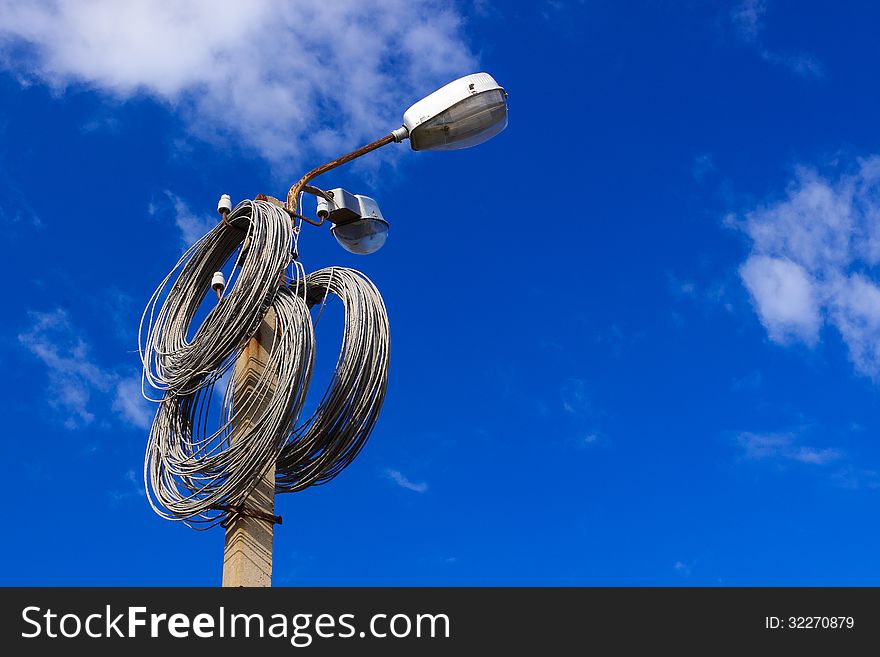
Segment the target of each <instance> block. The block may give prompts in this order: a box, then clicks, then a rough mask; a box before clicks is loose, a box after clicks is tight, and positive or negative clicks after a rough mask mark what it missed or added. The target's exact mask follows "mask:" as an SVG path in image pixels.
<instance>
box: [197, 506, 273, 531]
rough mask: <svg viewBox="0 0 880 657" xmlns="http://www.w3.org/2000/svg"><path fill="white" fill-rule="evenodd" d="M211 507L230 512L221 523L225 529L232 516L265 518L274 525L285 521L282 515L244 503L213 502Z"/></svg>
mask: <svg viewBox="0 0 880 657" xmlns="http://www.w3.org/2000/svg"><path fill="white" fill-rule="evenodd" d="M209 508H211V509H217V510H218V511H225V512H226V513H227V514H229V515H228V516H227V517H226V520H224V521H223V522H221V523H220V526H221V527H223V528H224V529H226V527H227V526H228V525H229V521H230V520H232V516H244V517H245V518H256V519H257V520H265V521H266V522H268V523H270V524H273V525H281V524H283V522H284V520H283V519H282V517H281V516H275V515H272V514H271V513H265V512H263V511H258V510H256V509H250V508H248V507H246V506H244V505H243V504H242V505H240V506H238V505H235V504H212V505H211V506H210V507H209Z"/></svg>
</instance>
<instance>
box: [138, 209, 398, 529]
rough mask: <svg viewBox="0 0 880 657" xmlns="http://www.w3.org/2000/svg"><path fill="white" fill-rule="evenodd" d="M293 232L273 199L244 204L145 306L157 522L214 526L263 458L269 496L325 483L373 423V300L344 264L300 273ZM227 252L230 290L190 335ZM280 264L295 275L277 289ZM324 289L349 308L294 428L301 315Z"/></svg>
mask: <svg viewBox="0 0 880 657" xmlns="http://www.w3.org/2000/svg"><path fill="white" fill-rule="evenodd" d="M293 232H294V229H293V228H292V226H291V223H290V218H289V216H288V215H287V214H286V213H285V212H284V211H283V210H282V209H281V208H279V207H278V206H276V205H274V204H272V203H270V202H266V201H244V202H242V203H240V204H239V205H238V206H237V207H236V208H235V209H234V210H233V211H232V213H231V214H229V215H228V217H226V218H224V221H223V222H221V223H220V224H218V225H217V226H215V227H214V228H213V229H212V230H211V231H209V232H208V233H207V234H206V235H205V236H204V237H203V238H202V239H200V240H199V241H198V242H196V243H195V244H194V245H193V246H192V247H191V248H190V249H188V250H187V251H186V253H184V255H183V256H182V257H181V259H180V261H178V263H177V264H176V265H175V267H174V269H172V271H171V272H170V273H169V274H168V276H166V277H165V279H164V280H163V281H162V282H161V283H160V285H159V287H158V288H157V290H156V291H155V292H154V293H153V295H152V297H151V298H150V301H149V303H148V304H147V307H146V309H145V310H144V314H143V316H142V319H141V328H140V331H139V338H140V339H139V342H140V344H139V347H140V355H141V361H142V363H143V369H144V377H143V378H144V384H145V385H144V387H145V388H146V387H147V384H149V385H150V386H152V387H153V388H155V389H158V390H160V391H162V393H163V394H162V398H161V399H159V400H156V399H153V400H152V401H156V402H158V404H159V407H158V410H157V412H156V416H155V418H154V421H153V426H152V429H151V431H150V438H149V442H148V445H147V450H146V455H145V458H144V483H145V487H146V490H147V493H148V499H149V502H150V505H151V506H152V508H153V509H154V511H156V513H158V514H159V515H160V516H162V517H164V518H167V519H170V520H179V521H182V522H184V523H185V524H187V525H188V526H190V527H194V528H197V529H207V528H209V527H212V526H214V525H216V524H219V523H221V522H222V521H223V520H224V518H225V517H226V510H227V509H230V508H235V507H241V506H242V505H243V504H244V503H245V500H246V499H247V498H248V496H249V495H250V493H251V492H252V491H253V489H254V487H255V486H256V485H257V483H258V482H259V481H260V479H261V477H263V476H264V474H265V472H266V469H267V468H268V467H269V466H270V465H271V464H272V463H275V464H276V492H292V491H298V490H303V489H304V488H307V487H308V486H311V485H314V484H321V483H325V482H327V481H329V480H330V479H332V478H333V477H334V476H336V475H337V474H338V473H339V472H340V471H341V470H342V469H344V468H345V467H346V466H347V465H348V464H349V463H351V461H352V460H353V459H354V457H355V456H357V454H358V453H359V451H360V450H361V448H362V447H363V445H364V443H365V441H366V440H367V438H368V437H369V435H370V433H371V432H372V429H373V427H374V426H375V423H376V419H377V417H378V414H379V410H380V408H381V406H382V402H383V400H384V397H385V390H386V386H387V380H388V364H389V344H390V338H389V327H388V317H387V313H386V311H385V305H384V303H383V301H382V297H381V295H380V294H379V291H378V290H377V289H376V287H375V286H374V285H373V284H372V282H370V281H369V279H367V278H366V276H364V275H363V274H361V273H359V272H357V271H354V270H352V269H346V268H342V267H330V268H327V269H322V270H320V271H317V272H314V273H313V274H310V275H308V276H305V274H304V271H303V270H302V266H301V265H300V264H299V263H298V262H295V261H293V260H292V258H291V253H290V247H291V238H292V236H293ZM233 257H235V258H236V260H235V264H236V266H235V269H234V273H233V275H232V277H231V278H230V284H229V286H227V287H226V290H227V294H225V295H224V296H222V298H220V300H219V302H218V303H217V305H216V306H215V307H214V308H212V309H211V310H210V311H208V313H207V315H206V316H205V318H204V319H203V321H202V322H201V324H200V325H199V326H198V328H197V329H196V330H195V332H194V333H193V335H192V338H190V339H188V338H187V335H188V333H189V331H190V328H191V325H192V324H193V323H194V320H195V317H196V314H197V311H198V309H199V307H200V306H201V305H202V303H203V301H204V298H205V296H206V294H208V292H209V290H210V288H211V279H212V275H213V274H214V272H215V271H217V270H220V269H221V268H222V266H223V265H224V264H226V263H228V262H229V261H230V259H231V258H233ZM289 265H293V269H294V271H295V273H294V275H293V276H292V280H290V281H289V282H288V283H287V284H286V285H285V284H284V281H285V277H284V272H285V269H286V268H287V267H288V266H289ZM175 274H176V278H175ZM172 279H175V280H174V282H173V284H172V285H171V288H170V290H168V291H166V288H168V285H169V283H170V282H171V281H172ZM330 295H333V296H336V297H338V298H339V299H340V300H341V301H342V303H343V305H344V307H345V325H344V329H343V340H342V348H341V351H340V355H339V359H338V361H337V365H336V369H335V371H334V373H333V377H332V380H331V382H330V385H329V388H328V390H327V392H326V393H325V394H324V396H323V399H322V400H321V402H320V404H319V405H318V408H317V409H316V410H315V412H314V413H313V414H312V415H311V416H310V418H309V419H308V420H306V421H305V422H303V423H298V422H299V416H300V414H301V413H302V410H303V406H304V404H305V399H306V393H307V391H308V387H309V383H310V381H311V376H312V369H313V364H314V353H315V336H314V328H313V323H312V317H311V314H310V310H309V309H310V308H311V307H313V306H317V305H320V306H321V308H323V305H324V304H325V303H326V302H327V300H328V298H329V296H330ZM255 336H259V338H260V341H261V345H262V347H263V349H265V353H266V356H265V363H263V364H262V368H261V371H260V373H259V375H258V376H257V377H254V378H255V379H256V380H253V379H250V380H247V381H242V380H241V378H242V377H240V376H239V374H240V373H239V372H233V369H234V368H235V364H236V362H237V361H238V360H239V359H240V357H241V355H242V353H243V352H244V350H245V349H246V348H247V347H248V343H249V342H250V340H251V339H252V338H253V337H255ZM233 374H234V375H233ZM218 385H220V386H221V387H222V386H223V385H225V386H226V388H225V391H224V392H223V395H222V406H221V408H220V412H219V414H218V413H216V412H215V413H213V414H212V413H211V409H212V407H214V408H216V404H215V403H214V400H215V395H216V390H215V388H216V387H217V386H218ZM145 396H147V395H145ZM216 396H218V397H219V395H216ZM147 398H148V399H149V398H150V397H149V396H147ZM217 415H219V422H218V420H217V419H216V418H215V416H217ZM212 424H213V425H214V426H212ZM218 424H219V426H216V425H218Z"/></svg>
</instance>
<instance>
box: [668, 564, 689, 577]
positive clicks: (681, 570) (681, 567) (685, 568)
mask: <svg viewBox="0 0 880 657" xmlns="http://www.w3.org/2000/svg"><path fill="white" fill-rule="evenodd" d="M672 568H673V569H674V570H675V572H677V573H678V574H679V575H681V576H682V577H690V576H691V567H690V566H689V565H687V564H686V563H685V562H684V561H676V562H675V564H674V565H673V566H672Z"/></svg>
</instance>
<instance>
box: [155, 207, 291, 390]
mask: <svg viewBox="0 0 880 657" xmlns="http://www.w3.org/2000/svg"><path fill="white" fill-rule="evenodd" d="M291 238H292V227H291V224H290V219H289V217H288V216H287V214H286V213H285V212H284V211H283V210H282V209H281V208H279V207H278V206H276V205H273V204H272V203H269V202H266V201H242V202H241V203H239V204H238V205H237V206H236V208H235V210H233V212H232V213H231V214H230V215H229V219H228V221H221V222H220V223H218V224H217V225H216V226H215V227H214V228H212V229H211V230H210V231H209V232H208V233H207V235H205V236H204V237H202V238H201V239H200V240H199V241H198V242H196V243H195V244H193V245H192V246H191V247H190V248H189V249H187V251H186V252H185V253H184V254H183V256H182V257H181V258H180V260H179V261H178V262H177V264H176V265H175V266H174V268H173V269H172V270H171V272H169V274H168V275H167V276H166V277H165V279H164V280H163V281H162V282H161V283H160V284H159V287H158V288H156V291H155V292H154V293H153V295H152V297H151V298H150V301H149V302H148V304H147V307H146V309H145V310H144V314H143V315H142V317H141V324H140V328H139V330H138V343H139V350H140V356H141V362H142V363H143V367H144V379H145V382H146V383H149V384H150V385H151V386H152V387H153V388H156V389H157V390H162V391H164V390H171V391H173V392H175V393H177V394H187V393H189V392H194V391H195V390H197V389H198V387H201V386H205V385H209V383H211V376H210V375H211V374H212V373H215V372H217V371H218V370H219V369H222V366H223V364H224V363H225V361H226V360H228V359H229V358H230V357H231V356H232V355H233V354H234V352H235V351H236V349H238V348H239V347H240V346H241V345H242V344H244V342H246V341H247V340H248V339H249V338H250V337H251V336H252V335H253V334H254V332H255V331H256V329H257V326H258V325H259V323H260V321H261V320H262V318H263V315H265V314H266V310H267V309H268V307H269V305H270V304H271V302H272V299H273V297H274V295H275V293H276V291H277V289H278V281H279V277H280V275H281V273H282V272H283V271H284V269H285V267H287V265H288V264H289V263H290V242H291ZM244 242H247V245H248V246H247V249H246V253H245V254H244V257H243V262H241V263H240V265H241V266H240V267H238V268H236V274H234V275H233V276H232V277H231V280H230V282H229V284H228V285H227V286H226V290H227V294H226V295H225V296H224V297H223V300H222V301H221V302H220V303H218V304H217V306H216V307H215V308H213V309H212V310H211V312H210V313H209V314H208V316H207V317H206V318H205V320H204V321H203V322H202V324H201V326H200V327H199V328H198V330H197V331H196V332H195V334H194V335H193V337H192V340H187V332H188V331H189V328H190V325H191V323H192V320H193V317H194V316H195V314H196V310H198V308H199V305H200V304H201V302H202V300H203V299H204V296H205V294H206V292H208V290H209V289H210V284H211V281H212V277H213V274H214V272H216V271H218V270H220V269H221V268H222V266H223V264H224V263H225V262H226V261H227V260H229V258H230V257H231V256H232V255H233V253H234V252H235V250H236V249H237V248H238V247H239V245H241V244H242V243H244ZM177 272H179V273H178V275H177V280H176V281H175V282H174V284H173V285H172V286H171V289H170V290H168V291H167V293H166V291H165V289H166V287H167V286H168V283H169V282H170V280H171V279H172V277H174V275H175V273H177ZM160 302H161V305H160ZM157 308H158V309H157ZM193 386H197V387H195V388H194V387H193ZM154 401H158V400H154Z"/></svg>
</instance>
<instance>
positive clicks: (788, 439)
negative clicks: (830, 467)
mask: <svg viewBox="0 0 880 657" xmlns="http://www.w3.org/2000/svg"><path fill="white" fill-rule="evenodd" d="M736 441H737V444H738V445H739V446H740V448H742V450H743V455H744V456H745V458H746V459H749V460H753V461H761V460H781V461H795V462H798V463H805V464H808V465H827V464H829V463H832V462H834V461H839V460H840V459H841V458H842V456H843V455H842V453H841V452H840V450H837V449H833V448H830V447H826V448H816V447H810V446H804V445H798V444H796V441H795V436H794V435H793V434H790V433H752V432H750V431H744V432H742V433H740V434H739V435H738V436H737V438H736Z"/></svg>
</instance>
